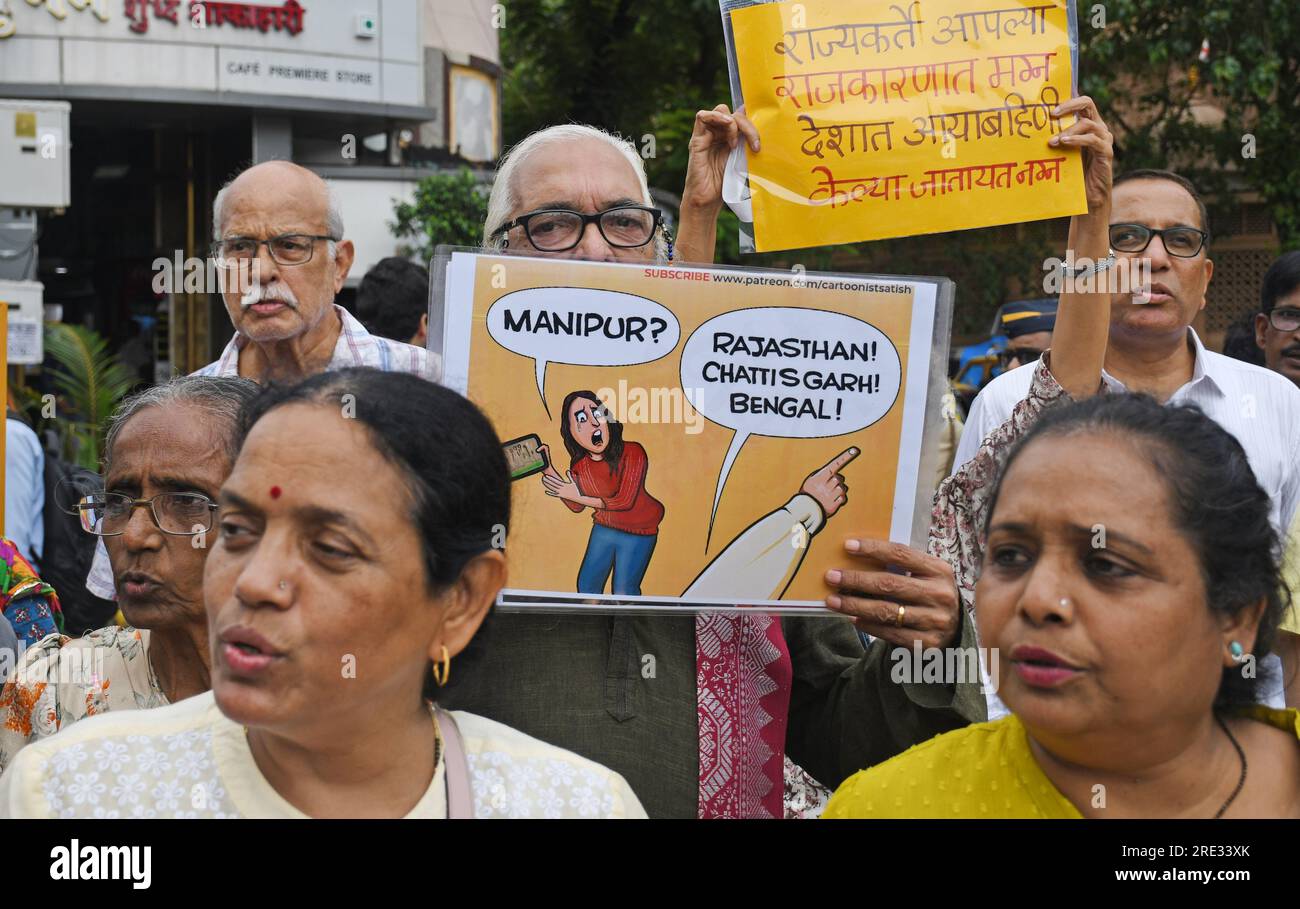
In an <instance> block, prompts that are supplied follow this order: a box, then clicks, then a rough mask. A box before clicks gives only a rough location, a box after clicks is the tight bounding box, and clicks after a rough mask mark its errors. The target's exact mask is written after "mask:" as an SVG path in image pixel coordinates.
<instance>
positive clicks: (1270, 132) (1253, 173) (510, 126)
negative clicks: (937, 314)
mask: <svg viewBox="0 0 1300 909" xmlns="http://www.w3.org/2000/svg"><path fill="white" fill-rule="evenodd" d="M1099 12H1100V16H1099V15H1098V13H1099ZM1077 17H1078V34H1079V38H1080V64H1079V85H1080V89H1081V90H1082V91H1084V92H1086V93H1088V94H1090V95H1092V96H1093V97H1094V98H1095V99H1096V100H1097V102H1098V106H1099V108H1100V109H1101V112H1102V115H1103V117H1104V118H1105V119H1106V121H1107V123H1108V125H1110V126H1111V128H1112V129H1113V130H1114V131H1115V133H1116V137H1117V152H1116V154H1117V165H1118V167H1119V168H1120V169H1121V170H1122V169H1133V168H1137V167H1167V168H1172V169H1177V170H1180V172H1184V173H1187V175H1188V176H1190V177H1192V179H1194V180H1196V181H1197V182H1198V184H1200V185H1202V186H1203V187H1204V188H1205V189H1206V190H1207V191H1208V192H1209V193H1210V194H1211V195H1212V196H1213V195H1216V194H1217V195H1218V196H1219V197H1220V198H1224V197H1226V194H1227V193H1228V192H1230V191H1240V190H1248V191H1253V192H1257V193H1259V194H1260V196H1261V197H1262V198H1263V199H1264V200H1265V202H1266V203H1267V205H1268V206H1269V210H1270V212H1271V214H1272V217H1273V220H1274V221H1275V222H1276V224H1277V225H1278V229H1279V232H1280V234H1281V237H1282V240H1283V243H1284V245H1291V246H1294V245H1297V244H1300V150H1298V148H1300V144H1298V143H1297V139H1300V135H1298V133H1300V130H1297V127H1296V125H1295V122H1294V121H1295V118H1296V115H1297V112H1298V111H1300V71H1298V67H1300V62H1298V61H1300V2H1297V0H1180V2H1170V0H1106V2H1105V3H1092V2H1089V0H1079V4H1078V8H1077ZM1207 40H1208V42H1209V50H1208V55H1207V59H1206V60H1204V61H1202V60H1200V59H1199V57H1200V55H1201V51H1202V42H1203V41H1207ZM501 50H502V61H503V65H504V67H505V71H506V78H505V82H504V86H503V99H504V101H503V119H504V127H505V128H504V133H505V136H506V139H507V143H508V144H509V143H513V142H516V141H518V140H519V139H521V138H523V137H524V136H526V135H527V134H528V133H530V132H532V131H533V130H535V129H540V128H542V127H544V126H549V125H551V124H555V123H566V122H574V121H576V122H582V123H591V124H594V125H597V126H602V127H605V128H607V129H611V130H614V131H617V132H620V133H622V134H623V135H624V136H626V137H627V138H629V139H631V140H633V142H634V143H636V144H637V146H638V147H639V148H640V147H643V146H644V144H645V143H644V137H646V136H650V137H653V139H654V143H653V144H654V152H655V153H654V156H653V157H650V158H648V159H647V161H646V164H647V172H648V174H649V177H650V180H651V183H652V185H655V186H658V187H661V188H663V189H665V190H668V191H670V192H673V193H679V192H680V191H681V188H682V185H683V182H684V179H685V172H686V140H687V139H688V138H689V136H690V132H691V126H692V124H693V121H694V115H695V111H696V110H698V109H700V108H704V107H713V106H714V105H715V104H717V103H719V102H726V103H728V104H730V102H731V98H730V89H729V87H728V82H727V63H726V53H725V50H724V47H723V38H722V20H721V17H720V14H719V12H718V4H717V0H657V2H655V3H645V2H633V0H511V3H510V5H509V18H508V20H507V27H506V28H505V29H504V30H503V31H502V39H501ZM1213 108H1218V109H1220V110H1221V111H1222V115H1221V116H1222V119H1221V122H1216V121H1215V118H1216V117H1218V116H1220V115H1219V114H1215V113H1212V112H1211V113H1209V114H1208V115H1207V114H1206V112H1208V111H1212V109H1213ZM1198 111H1200V112H1201V114H1202V115H1201V117H1200V118H1199V119H1198V117H1197V113H1198ZM1247 136H1251V137H1253V143H1254V150H1255V152H1256V157H1254V158H1250V157H1243V150H1249V148H1248V146H1249V143H1248V141H1247V139H1246V137H1247ZM736 223H737V222H736V221H735V219H734V218H733V217H731V216H730V215H729V213H725V212H724V215H723V217H722V218H721V219H720V224H719V244H718V256H719V260H720V261H724V262H732V263H736V264H747V265H783V264H790V263H794V262H798V263H800V264H803V265H804V267H805V268H807V269H809V270H813V269H814V268H816V267H824V264H826V263H832V262H833V263H836V264H838V266H839V267H842V268H846V269H850V270H868V269H870V270H876V271H887V272H890V273H896V274H903V273H908V272H911V273H929V274H935V273H938V274H945V275H949V276H951V277H953V278H954V279H956V280H957V281H958V294H957V299H958V309H957V313H956V320H955V329H956V330H957V331H959V332H961V331H974V330H978V329H980V328H982V327H984V326H986V325H987V321H988V318H989V317H990V316H991V314H992V312H993V310H994V309H996V307H997V306H998V305H999V304H1000V303H1002V302H1004V301H1005V300H1006V299H1007V298H1008V296H1011V297H1014V296H1016V295H1025V296H1033V295H1035V294H1036V293H1037V290H1036V289H1035V288H1036V285H1037V283H1038V282H1039V281H1041V278H1042V261H1043V259H1044V258H1045V257H1046V256H1050V255H1059V254H1060V252H1061V247H1062V245H1063V243H1064V240H1065V233H1064V230H1063V229H1061V228H1060V226H1059V225H1058V224H1049V225H1039V226H1037V227H1034V228H1032V229H1030V230H1028V231H1025V230H1020V231H1016V230H1014V229H991V230H989V229H986V230H969V231H959V232H955V233H948V234H936V235H931V236H927V237H919V238H911V239H909V240H907V241H885V242H879V243H864V244H857V245H856V246H849V247H838V248H835V249H833V250H832V249H815V250H798V251H796V252H792V253H788V254H785V255H779V256H741V255H740V253H739V251H738V245H737V243H736V234H735V230H736Z"/></svg>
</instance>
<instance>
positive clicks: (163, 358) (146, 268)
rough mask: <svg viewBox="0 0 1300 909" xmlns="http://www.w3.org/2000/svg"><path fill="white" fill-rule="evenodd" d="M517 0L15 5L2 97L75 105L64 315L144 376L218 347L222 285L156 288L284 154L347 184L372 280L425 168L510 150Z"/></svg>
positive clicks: (56, 232)
mask: <svg viewBox="0 0 1300 909" xmlns="http://www.w3.org/2000/svg"><path fill="white" fill-rule="evenodd" d="M502 14H503V11H502V9H501V7H500V6H499V5H498V4H494V3H491V2H487V0H280V2H275V0H264V2H260V3H237V2H215V0H0V99H31V100H35V101H50V100H62V101H67V102H69V103H70V104H71V112H70V126H69V136H68V148H69V159H70V164H69V167H70V186H71V194H70V199H71V201H70V204H69V205H68V206H67V207H66V208H62V209H52V210H46V211H40V212H38V218H39V227H38V236H39V247H38V250H39V255H38V256H37V257H36V266H35V267H36V271H37V274H36V275H34V276H33V277H38V278H39V280H40V281H41V282H42V283H43V284H44V298H45V303H46V304H47V306H51V305H52V306H53V307H56V308H55V309H53V310H51V309H47V312H53V313H56V314H59V315H60V316H61V318H62V319H63V320H64V321H68V322H77V323H81V324H86V325H89V326H91V327H93V328H95V329H96V330H98V331H99V332H100V333H101V334H103V335H105V336H106V337H108V338H109V339H110V344H111V346H112V347H113V348H114V349H115V350H119V351H122V352H123V353H127V352H129V355H130V356H131V358H132V363H131V365H132V366H133V368H138V369H139V370H140V373H141V376H142V379H145V380H153V379H155V378H158V377H161V376H164V375H167V374H169V373H172V372H187V371H190V370H192V369H195V368H197V367H199V366H201V365H203V364H204V363H206V362H209V361H210V360H211V359H213V358H214V356H215V355H216V353H217V352H218V351H219V350H220V349H221V347H222V345H223V344H224V343H225V342H226V340H227V339H228V338H229V336H230V333H231V328H230V323H229V319H228V318H227V317H226V315H225V311H224V309H223V308H222V305H221V302H220V300H219V299H218V298H217V297H216V296H215V295H211V294H207V293H204V292H187V291H186V289H185V288H184V287H183V286H176V287H173V289H172V292H170V293H163V294H159V293H158V292H156V291H155V290H154V281H153V277H154V273H155V269H154V267H153V263H155V262H156V261H157V260H158V259H159V258H166V259H169V260H172V259H176V258H177V257H179V259H180V260H182V261H184V260H190V259H191V258H192V257H202V256H204V255H205V254H206V251H207V249H208V248H209V245H210V243H211V240H212V228H211V205H212V200H213V197H214V196H215V195H216V192H217V190H218V189H219V188H220V187H221V185H222V184H223V183H225V182H226V181H227V180H228V179H229V178H230V177H231V176H233V175H234V174H235V173H237V172H238V171H239V170H241V169H243V168H244V167H246V166H248V165H249V164H251V163H257V162H260V161H266V160H272V159H287V160H292V161H295V162H297V163H300V164H302V165H304V166H306V167H310V168H311V169H313V170H315V171H316V172H317V173H320V174H321V175H322V176H324V177H326V178H328V179H330V180H331V181H333V182H334V184H335V188H336V191H337V193H338V195H339V197H340V200H341V202H342V208H343V215H344V220H345V223H346V225H347V235H348V238H349V239H351V240H353V241H354V243H355V244H356V247H357V261H356V264H355V265H354V267H353V271H352V276H351V278H350V279H349V284H350V285H353V286H355V284H356V282H357V281H358V280H359V279H360V277H361V275H362V274H364V272H365V270H366V269H367V268H368V267H369V266H370V265H371V264H373V263H374V262H375V261H377V260H378V259H381V258H383V257H385V256H389V255H393V254H395V253H396V252H398V250H399V242H398V240H397V239H396V238H395V237H394V236H393V235H392V233H391V232H390V230H389V228H388V222H389V221H390V220H391V219H392V211H393V207H394V202H395V200H399V199H401V200H409V199H410V198H411V196H412V194H413V189H414V185H415V182H416V181H417V180H418V179H419V177H420V176H421V175H423V174H426V173H428V172H429V171H430V169H438V168H446V167H455V166H464V165H468V166H470V167H472V168H490V166H491V163H492V162H493V161H495V159H496V158H497V157H498V155H499V153H500V143H501V125H500V79H501V68H500V59H499V51H498V39H497V33H498V27H499V25H500V24H501V23H500V21H499V19H500V17H501V16H502ZM0 178H2V175H0ZM2 203H3V199H2V198H0V204H2ZM2 218H3V213H0V219H2ZM176 283H177V284H178V285H179V283H180V282H176Z"/></svg>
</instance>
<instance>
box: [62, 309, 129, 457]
mask: <svg viewBox="0 0 1300 909" xmlns="http://www.w3.org/2000/svg"><path fill="white" fill-rule="evenodd" d="M45 350H46V353H47V354H48V355H49V356H50V358H51V359H53V361H54V365H52V366H51V367H50V368H49V370H48V372H49V376H50V378H51V379H52V380H53V381H54V387H55V389H57V390H58V392H59V407H60V412H59V413H58V414H57V420H56V425H57V426H58V427H59V428H60V429H61V430H62V432H61V433H60V435H61V436H62V437H63V449H64V457H65V458H66V459H67V460H69V461H72V462H73V463H75V464H77V465H78V466H81V467H86V468H88V469H90V470H98V469H99V453H100V446H101V445H102V443H103V439H104V430H105V428H106V426H107V421H108V417H109V416H110V415H111V414H112V413H113V410H114V408H116V407H117V405H118V402H119V401H121V400H122V398H123V397H124V396H125V395H126V394H127V392H129V391H130V390H131V388H132V387H133V386H134V385H135V383H136V381H137V379H136V377H135V376H134V375H132V374H131V372H130V370H128V369H127V368H126V367H125V366H123V365H122V364H121V363H120V362H119V361H118V360H117V359H116V358H115V357H114V356H113V355H112V354H111V353H109V351H108V342H107V341H105V340H104V339H103V338H102V337H100V336H99V334H98V333H97V332H95V331H92V330H91V329H89V328H86V327H84V326H81V325H68V324H66V323H63V322H48V323H46V326H45Z"/></svg>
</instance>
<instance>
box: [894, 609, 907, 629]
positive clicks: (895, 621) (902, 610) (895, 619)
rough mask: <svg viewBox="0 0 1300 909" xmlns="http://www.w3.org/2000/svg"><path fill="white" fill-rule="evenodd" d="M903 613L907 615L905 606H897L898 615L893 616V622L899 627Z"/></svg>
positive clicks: (901, 624)
mask: <svg viewBox="0 0 1300 909" xmlns="http://www.w3.org/2000/svg"><path fill="white" fill-rule="evenodd" d="M905 615H907V607H906V606H899V607H898V615H896V616H894V624H895V625H897V626H898V627H899V628H902V627H903V616H905Z"/></svg>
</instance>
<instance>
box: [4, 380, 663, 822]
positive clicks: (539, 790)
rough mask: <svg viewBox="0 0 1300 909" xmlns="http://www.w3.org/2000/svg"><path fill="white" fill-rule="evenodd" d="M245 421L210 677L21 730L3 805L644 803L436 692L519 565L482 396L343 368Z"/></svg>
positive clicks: (210, 571) (562, 811) (59, 811)
mask: <svg viewBox="0 0 1300 909" xmlns="http://www.w3.org/2000/svg"><path fill="white" fill-rule="evenodd" d="M243 428H244V431H245V432H246V435H245V437H244V439H243V444H242V448H241V450H240V454H239V458H238V460H237V461H236V463H235V467H234V469H233V471H232V472H231V474H230V476H229V477H228V478H227V480H226V482H225V485H224V486H223V487H222V490H221V494H220V505H221V512H220V515H219V535H218V537H217V540H216V542H215V544H214V545H213V546H212V550H211V552H210V554H209V556H208V560H207V564H206V568H205V572H204V600H205V603H206V607H207V612H208V625H209V632H210V639H211V660H212V691H211V692H210V693H206V694H201V695H198V696H196V697H193V698H190V699H188V700H185V701H181V702H179V703H176V704H173V705H171V706H168V707H163V708H159V709H156V710H146V711H128V712H123V713H112V714H108V715H105V716H99V717H91V718H89V719H86V720H83V721H82V722H80V723H78V724H76V725H75V726H74V727H72V728H70V729H67V730H64V731H63V732H61V733H59V734H58V735H56V736H52V737H50V738H48V739H44V740H41V741H39V742H35V743H32V744H30V745H28V746H27V747H26V748H24V749H23V750H22V751H20V752H19V753H18V755H17V757H16V758H15V759H14V760H13V762H12V763H11V765H10V766H9V768H8V769H7V770H6V771H5V773H4V776H3V777H0V816H12V817H95V816H111V815H117V816H122V817H132V816H136V817H151V816H157V817H172V816H176V815H178V814H180V815H186V816H188V815H191V814H192V815H194V816H200V817H304V816H306V817H389V818H391V817H447V816H476V817H643V816H644V812H643V810H642V808H641V805H640V803H639V802H638V801H637V798H636V796H635V795H634V794H633V793H632V791H631V790H630V789H629V787H628V786H627V783H626V782H625V781H624V780H623V778H622V777H620V776H619V775H618V774H616V773H614V772H612V771H610V770H608V769H606V768H604V767H601V766H600V765H598V764H595V763H593V762H591V761H588V760H586V759H584V758H581V757H579V756H577V755H575V754H572V753H570V752H567V751H564V750H562V749H559V748H555V747H552V746H549V745H546V744H545V743H543V742H540V741H538V740H536V739H533V738H530V737H528V736H526V735H524V734H523V733H520V732H517V731H515V730H513V729H510V728H508V727H506V726H503V725H501V724H499V723H496V722H493V721H490V720H486V719H483V718H480V717H476V716H474V715H472V714H467V713H459V712H458V713H454V714H449V713H445V712H442V711H439V710H435V709H434V708H432V707H431V701H432V700H434V699H436V692H437V684H438V683H440V682H445V680H446V677H447V674H448V673H449V672H450V667H451V660H452V658H454V657H457V656H458V655H460V654H461V653H463V652H464V650H465V648H466V647H467V646H468V645H469V643H470V641H471V639H472V638H473V637H474V635H475V633H476V632H477V631H478V629H479V627H480V625H481V624H482V622H483V620H484V618H485V617H486V616H487V614H488V611H489V609H490V607H491V605H492V603H493V602H494V601H495V599H496V596H497V593H498V591H500V589H501V588H502V587H503V586H504V584H505V579H506V562H505V556H504V554H503V553H502V552H501V550H500V548H498V547H500V545H501V543H502V542H503V537H504V534H505V529H506V526H507V524H508V522H509V511H510V480H509V474H508V471H507V468H506V464H505V458H504V454H503V452H502V450H501V446H500V442H499V440H498V439H497V438H496V436H495V434H494V432H493V430H492V427H491V425H490V424H489V423H488V422H487V420H486V419H485V418H484V417H483V415H482V414H481V413H480V412H479V411H478V410H477V408H475V407H474V405H472V404H470V403H469V402H468V401H467V400H465V399H464V398H462V397H460V396H459V395H457V394H455V393H454V392H451V391H448V390H447V389H444V388H442V387H440V386H437V385H434V384H432V383H429V382H426V381H424V380H422V379H419V378H417V377H414V376H408V375H405V374H401V373H381V372H378V371H375V370H368V369H348V370H341V371H338V372H332V373H325V374H322V375H318V376H316V377H314V378H312V379H308V380H307V381H306V382H304V383H302V384H301V385H298V386H295V387H292V388H288V389H271V390H268V391H266V392H264V393H263V395H262V396H261V397H259V398H258V399H257V400H256V401H254V402H253V404H252V405H251V406H250V407H249V408H248V409H246V411H245V414H244V417H243ZM431 666H432V670H431ZM430 676H432V679H430Z"/></svg>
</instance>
